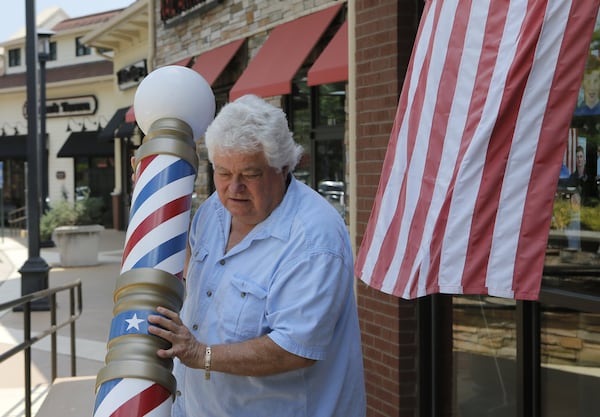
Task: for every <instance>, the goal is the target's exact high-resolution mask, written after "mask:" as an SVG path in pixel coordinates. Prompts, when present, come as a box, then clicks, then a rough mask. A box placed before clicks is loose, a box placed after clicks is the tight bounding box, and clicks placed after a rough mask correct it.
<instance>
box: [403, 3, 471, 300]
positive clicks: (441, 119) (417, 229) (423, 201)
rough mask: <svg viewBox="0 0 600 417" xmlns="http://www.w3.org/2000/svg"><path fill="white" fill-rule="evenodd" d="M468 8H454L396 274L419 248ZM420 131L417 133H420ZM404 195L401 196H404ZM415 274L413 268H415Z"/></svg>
mask: <svg viewBox="0 0 600 417" xmlns="http://www.w3.org/2000/svg"><path fill="white" fill-rule="evenodd" d="M470 12H471V1H464V2H462V3H461V7H460V9H459V10H457V11H456V14H455V16H454V23H453V27H452V32H451V35H450V39H449V42H448V48H447V49H448V51H449V53H448V54H447V56H446V61H445V64H444V68H443V72H442V75H441V78H440V82H439V85H440V87H441V88H439V89H438V91H437V100H436V103H435V109H434V112H433V119H432V121H431V132H430V134H429V138H430V139H429V145H428V149H427V155H426V157H425V167H424V172H423V176H422V182H421V192H420V195H419V198H418V200H417V202H418V204H417V206H416V208H415V210H414V216H413V218H412V222H411V226H410V231H409V234H408V242H411V244H410V245H408V246H407V247H406V252H405V253H404V257H403V259H402V265H401V266H400V275H401V276H408V275H409V274H411V270H412V269H413V267H414V265H415V262H419V260H417V259H416V258H417V252H418V251H419V249H421V241H422V240H421V239H422V237H423V234H422V230H423V229H424V228H425V226H426V225H425V222H426V219H427V214H428V212H429V209H430V203H431V200H432V198H433V194H434V188H435V186H436V179H437V177H438V169H439V166H440V161H441V159H442V152H443V149H444V138H445V137H446V135H447V133H448V132H447V128H448V119H449V117H450V114H451V112H450V109H451V107H452V99H453V98H454V94H455V91H456V81H457V79H458V71H459V66H460V63H461V58H462V54H461V53H459V52H461V51H462V50H463V46H464V43H465V37H466V32H467V25H468V17H469V15H470ZM422 136H423V135H421V137H422ZM405 197H406V196H401V198H405ZM419 269H420V268H419ZM415 274H417V271H415ZM418 276H420V274H418V275H416V276H415V279H413V281H412V283H411V284H410V296H411V298H414V297H416V295H417V284H418V281H419V280H418ZM403 286H404V285H401V284H400V281H398V282H397V284H396V286H395V287H394V293H397V292H403V291H404V289H403V288H402V287H403Z"/></svg>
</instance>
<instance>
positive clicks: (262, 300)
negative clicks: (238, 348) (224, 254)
mask: <svg viewBox="0 0 600 417" xmlns="http://www.w3.org/2000/svg"><path fill="white" fill-rule="evenodd" d="M225 301H226V303H225V304H224V306H223V307H224V312H223V320H224V323H225V327H226V329H228V331H229V332H231V333H232V334H230V336H233V337H235V338H241V339H242V340H245V339H248V338H254V337H258V336H261V335H263V334H264V332H263V330H262V329H263V323H264V320H265V315H266V311H265V310H266V301H267V290H266V289H264V288H262V287H261V286H260V285H258V284H257V283H256V282H254V281H251V280H249V279H247V278H243V277H240V276H234V277H233V278H232V279H231V281H230V285H229V288H228V297H227V298H226V300H225Z"/></svg>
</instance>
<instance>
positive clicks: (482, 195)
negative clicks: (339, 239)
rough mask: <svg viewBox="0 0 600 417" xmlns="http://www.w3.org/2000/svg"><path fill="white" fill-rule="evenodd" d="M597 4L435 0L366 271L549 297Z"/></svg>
mask: <svg viewBox="0 0 600 417" xmlns="http://www.w3.org/2000/svg"><path fill="white" fill-rule="evenodd" d="M598 3H599V0H515V1H506V0H487V1H486V0H451V1H449V0H446V1H441V0H433V1H427V2H426V4H425V9H424V11H423V16H422V19H421V24H420V27H419V30H418V33H417V41H416V43H415V46H414V49H413V54H412V57H411V61H410V65H409V68H408V72H407V75H406V79H405V82H404V86H403V89H402V94H401V96H400V101H399V104H398V111H397V114H396V119H395V121H394V127H393V129H392V133H391V137H390V142H389V145H388V149H387V153H386V157H385V160H384V164H383V170H382V173H381V179H380V183H379V188H378V191H377V194H376V197H375V203H374V207H373V210H372V212H371V217H370V220H369V223H368V225H367V229H366V231H365V235H364V238H363V241H362V244H361V247H360V249H359V252H358V256H357V260H356V273H357V276H359V277H360V278H361V279H362V280H363V281H364V282H366V283H367V284H368V285H370V286H372V287H374V288H376V289H378V290H381V291H383V292H386V293H389V294H394V295H396V296H398V297H402V298H407V299H412V298H416V297H420V296H424V295H427V294H432V293H438V292H441V293H450V294H489V295H493V296H500V297H508V298H517V299H524V300H534V299H537V297H538V294H539V288H540V283H541V276H542V270H543V265H544V256H545V249H546V243H547V239H548V231H549V227H550V220H551V214H552V204H553V197H554V193H555V190H556V185H557V181H558V175H559V171H560V168H561V164H562V160H563V156H564V151H565V145H566V140H565V139H566V138H567V137H568V129H569V125H570V120H571V115H572V113H573V109H574V108H575V103H576V99H577V93H578V90H579V86H580V83H581V77H582V74H583V68H584V64H585V60H586V56H587V53H588V48H589V44H590V40H591V36H592V32H593V30H594V25H595V22H596V15H597V13H598Z"/></svg>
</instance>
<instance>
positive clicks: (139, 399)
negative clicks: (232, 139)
mask: <svg viewBox="0 0 600 417" xmlns="http://www.w3.org/2000/svg"><path fill="white" fill-rule="evenodd" d="M134 109H135V114H136V120H137V123H138V125H139V127H140V129H141V130H142V131H143V132H144V133H146V136H145V138H144V141H143V143H142V145H141V146H140V147H139V149H138V150H137V152H136V167H135V172H136V182H135V186H134V190H133V197H132V202H131V211H130V217H129V225H128V227H127V233H126V239H125V248H124V252H123V260H122V264H121V275H120V276H119V278H118V279H117V285H116V289H115V292H114V301H115V306H114V308H113V320H112V323H111V329H110V335H109V340H108V343H107V348H108V352H107V355H106V366H105V367H104V368H102V369H101V370H100V372H99V373H98V376H97V379H96V403H95V406H94V417H109V416H112V417H117V416H127V417H142V416H153V417H168V416H170V414H171V405H172V398H173V395H174V394H175V389H176V382H175V378H174V377H173V375H172V374H171V370H172V367H173V361H172V360H170V359H161V358H159V357H158V356H157V355H156V351H157V350H158V349H165V348H168V345H169V344H168V342H167V341H165V340H163V339H161V338H159V337H157V336H154V335H151V334H149V333H148V321H147V318H148V316H149V315H151V314H156V307H158V306H159V305H161V306H164V307H167V308H169V309H171V310H174V311H179V310H180V309H181V305H182V303H183V296H184V288H183V283H182V274H183V267H184V263H185V252H186V243H187V236H188V226H189V221H190V213H191V199H192V193H193V190H194V181H195V177H196V169H197V165H198V159H197V156H196V150H195V144H194V140H197V139H198V138H200V137H201V136H202V135H203V134H204V132H205V130H206V128H207V127H208V124H209V123H210V122H211V121H212V119H213V117H214V113H215V100H214V95H213V93H212V90H211V89H210V86H209V85H208V83H207V82H206V81H205V80H204V78H202V77H201V76H200V75H199V74H198V73H196V72H195V71H193V70H191V69H189V68H186V67H181V66H166V67H162V68H159V69H157V70H156V71H153V72H152V73H150V74H149V75H148V76H147V77H146V78H145V79H144V80H143V81H142V83H141V84H140V86H139V87H138V90H137V91H136V95H135V101H134Z"/></svg>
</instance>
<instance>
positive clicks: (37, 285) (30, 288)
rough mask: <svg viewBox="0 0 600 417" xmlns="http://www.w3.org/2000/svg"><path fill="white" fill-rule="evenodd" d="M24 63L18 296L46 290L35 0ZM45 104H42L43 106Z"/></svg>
mask: <svg viewBox="0 0 600 417" xmlns="http://www.w3.org/2000/svg"><path fill="white" fill-rule="evenodd" d="M25 27H26V32H27V34H26V48H25V50H26V59H25V63H26V66H27V132H28V134H27V251H28V258H27V260H26V261H25V263H24V264H23V266H22V267H21V269H19V272H20V273H21V295H27V294H31V293H33V292H36V291H40V290H43V289H46V288H48V271H49V270H50V267H49V266H48V264H47V263H46V261H45V260H44V259H43V258H42V257H41V256H40V207H41V201H40V162H41V158H39V152H38V151H39V149H40V148H41V147H42V143H41V138H40V129H39V127H40V126H39V123H38V115H39V113H38V109H39V105H40V101H39V95H38V90H37V89H38V72H37V69H38V59H39V57H38V54H37V51H38V45H37V41H38V39H37V28H36V22H35V0H26V2H25ZM44 104H45V103H44ZM31 309H32V310H36V311H45V310H49V305H48V300H47V299H41V300H36V302H32V303H31Z"/></svg>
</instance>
